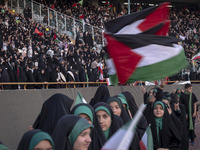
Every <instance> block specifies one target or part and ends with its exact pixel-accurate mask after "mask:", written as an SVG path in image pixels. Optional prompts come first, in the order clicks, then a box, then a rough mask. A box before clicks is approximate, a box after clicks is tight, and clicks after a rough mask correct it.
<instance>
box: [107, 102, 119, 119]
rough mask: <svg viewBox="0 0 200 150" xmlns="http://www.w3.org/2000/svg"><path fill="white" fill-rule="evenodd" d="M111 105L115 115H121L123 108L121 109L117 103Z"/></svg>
mask: <svg viewBox="0 0 200 150" xmlns="http://www.w3.org/2000/svg"><path fill="white" fill-rule="evenodd" d="M109 105H110V107H111V109H112V111H113V114H115V115H117V116H120V115H121V108H120V107H119V104H118V103H117V102H111V103H110V104H109Z"/></svg>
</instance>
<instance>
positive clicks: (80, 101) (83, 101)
mask: <svg viewBox="0 0 200 150" xmlns="http://www.w3.org/2000/svg"><path fill="white" fill-rule="evenodd" d="M80 103H85V104H87V102H86V100H85V99H84V98H83V96H82V95H81V93H79V92H78V93H77V96H76V101H75V104H74V105H77V104H80Z"/></svg>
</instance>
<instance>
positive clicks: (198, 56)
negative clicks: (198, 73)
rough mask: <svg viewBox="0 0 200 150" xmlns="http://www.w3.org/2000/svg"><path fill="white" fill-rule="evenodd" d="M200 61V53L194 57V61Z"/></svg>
mask: <svg viewBox="0 0 200 150" xmlns="http://www.w3.org/2000/svg"><path fill="white" fill-rule="evenodd" d="M196 59H200V53H197V54H196V55H194V56H193V57H192V60H196Z"/></svg>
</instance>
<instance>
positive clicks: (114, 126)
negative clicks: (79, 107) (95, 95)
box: [94, 102, 123, 139]
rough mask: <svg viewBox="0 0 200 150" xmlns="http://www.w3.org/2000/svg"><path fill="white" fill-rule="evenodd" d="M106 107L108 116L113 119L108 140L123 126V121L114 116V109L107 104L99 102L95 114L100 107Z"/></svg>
mask: <svg viewBox="0 0 200 150" xmlns="http://www.w3.org/2000/svg"><path fill="white" fill-rule="evenodd" d="M101 106H102V107H105V108H106V110H108V111H109V112H108V115H109V116H110V117H111V121H112V122H111V125H110V128H109V135H108V139H109V138H110V137H111V136H112V135H113V134H114V133H115V132H116V131H117V130H118V129H119V128H120V127H121V126H122V125H123V121H122V119H121V118H120V117H118V116H116V115H114V114H113V112H112V109H111V108H110V106H109V105H108V104H107V103H105V102H99V103H97V104H96V105H95V106H94V109H95V112H96V110H97V108H98V107H101Z"/></svg>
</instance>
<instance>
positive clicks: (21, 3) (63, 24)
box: [7, 0, 104, 46]
mask: <svg viewBox="0 0 200 150" xmlns="http://www.w3.org/2000/svg"><path fill="white" fill-rule="evenodd" d="M7 6H8V8H10V9H12V10H15V12H17V13H20V14H23V11H24V9H25V8H30V9H31V14H32V19H33V20H34V21H36V22H39V23H40V24H43V25H44V26H47V27H51V28H52V29H56V30H57V31H58V32H59V33H61V34H67V35H68V36H69V37H70V38H72V39H74V40H75V39H76V34H77V32H81V33H84V32H85V31H89V32H90V33H91V35H92V38H93V41H94V44H97V45H98V44H99V45H102V46H104V40H103V39H104V36H103V32H104V30H103V29H101V28H97V27H95V26H92V25H90V24H87V23H85V22H83V21H80V20H77V19H75V18H72V17H70V16H67V15H65V14H62V13H60V12H58V11H56V10H54V9H51V8H49V7H46V6H44V5H42V4H40V3H37V2H34V1H30V0H8V1H7ZM96 33H98V34H96ZM97 36H98V37H100V38H101V42H100V43H96V41H95V39H98V38H97ZM80 39H83V35H82V34H81V37H80Z"/></svg>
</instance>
